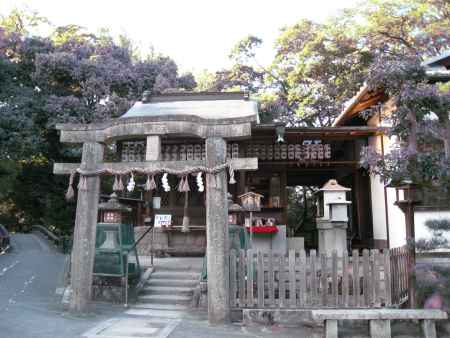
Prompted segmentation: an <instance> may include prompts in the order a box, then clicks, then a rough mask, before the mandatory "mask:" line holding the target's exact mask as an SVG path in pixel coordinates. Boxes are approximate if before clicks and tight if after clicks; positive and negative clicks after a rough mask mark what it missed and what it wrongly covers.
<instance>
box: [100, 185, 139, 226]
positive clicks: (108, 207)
mask: <svg viewBox="0 0 450 338" xmlns="http://www.w3.org/2000/svg"><path fill="white" fill-rule="evenodd" d="M98 211H99V212H100V222H101V223H110V224H120V223H122V219H123V217H122V216H123V214H124V213H129V212H131V209H130V208H128V207H126V206H124V205H123V204H121V203H120V202H119V200H118V198H117V194H116V193H115V192H113V193H112V194H111V195H110V198H109V200H108V201H107V202H103V203H100V204H99V205H98Z"/></svg>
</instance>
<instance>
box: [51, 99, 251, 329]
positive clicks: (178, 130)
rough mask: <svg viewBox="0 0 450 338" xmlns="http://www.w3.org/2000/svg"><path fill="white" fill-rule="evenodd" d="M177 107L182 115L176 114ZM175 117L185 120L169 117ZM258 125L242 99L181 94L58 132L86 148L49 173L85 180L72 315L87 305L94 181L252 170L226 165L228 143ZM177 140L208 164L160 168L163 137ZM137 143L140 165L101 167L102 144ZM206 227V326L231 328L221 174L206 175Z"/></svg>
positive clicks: (246, 164)
mask: <svg viewBox="0 0 450 338" xmlns="http://www.w3.org/2000/svg"><path fill="white" fill-rule="evenodd" d="M180 105H181V106H182V107H183V108H184V109H182V110H179V108H180ZM174 107H175V108H174ZM174 109H175V110H176V111H177V112H178V111H182V112H183V113H182V114H179V113H176V114H174V113H173V110H174ZM177 109H178V110H177ZM236 110H237V111H236ZM233 115H234V116H233ZM210 116H214V117H215V118H210ZM229 116H232V117H231V118H230V117H229ZM205 117H206V118H205ZM217 117H219V118H217ZM256 120H257V109H256V104H255V103H254V102H252V101H249V100H248V99H246V98H245V97H243V95H242V93H227V94H225V93H224V94H217V93H216V94H182V95H181V94H180V95H171V96H170V97H168V96H160V97H154V98H152V99H151V100H150V99H149V100H148V101H144V102H138V103H137V104H136V105H135V106H134V107H133V108H131V110H130V111H129V112H128V113H127V114H125V115H124V116H122V117H121V118H118V119H113V120H110V121H107V122H103V123H93V124H84V125H81V124H60V125H57V126H56V128H57V129H58V130H59V131H60V141H61V142H65V143H75V144H80V143H81V144H82V145H83V153H82V161H81V164H76V163H55V164H54V170H53V171H54V174H65V175H67V174H72V173H74V172H76V171H78V172H79V173H80V174H81V175H82V178H83V179H84V184H83V185H84V188H83V189H79V191H78V197H77V208H76V219H75V229H74V241H73V250H72V261H71V263H72V264H71V287H72V292H73V293H72V299H71V303H70V309H71V310H72V311H76V312H84V311H86V310H87V308H88V304H89V301H90V300H91V289H92V288H91V285H92V272H93V265H94V254H95V234H96V224H97V209H98V201H99V194H100V176H99V174H96V173H99V172H105V171H109V172H123V171H127V170H133V169H134V170H136V169H139V170H142V171H149V172H158V171H162V172H164V171H166V170H169V171H173V172H177V171H188V170H190V169H192V168H198V167H206V168H209V169H210V168H214V167H218V166H221V165H224V164H226V163H227V164H228V165H231V166H232V168H233V169H234V170H256V169H257V168H258V160H257V158H233V159H228V162H227V159H226V155H227V146H226V145H227V140H236V139H243V138H248V137H250V136H251V124H252V123H254V122H256ZM180 135H186V136H191V137H192V136H195V137H199V138H202V139H204V140H205V148H206V158H205V160H187V161H161V160H160V158H161V157H160V156H161V136H164V137H170V136H180ZM136 137H146V140H147V142H146V156H145V161H144V162H111V163H106V162H103V157H104V146H105V145H106V144H110V143H112V142H115V141H117V140H125V139H133V138H136ZM206 227H207V230H206V231H207V233H206V236H207V237H206V238H207V250H206V253H207V256H208V260H207V261H208V265H207V271H208V318H209V322H210V323H211V324H220V323H226V322H229V321H230V301H229V299H230V297H229V253H228V249H229V243H228V202H227V175H226V171H225V170H222V171H220V172H218V173H215V174H214V173H206Z"/></svg>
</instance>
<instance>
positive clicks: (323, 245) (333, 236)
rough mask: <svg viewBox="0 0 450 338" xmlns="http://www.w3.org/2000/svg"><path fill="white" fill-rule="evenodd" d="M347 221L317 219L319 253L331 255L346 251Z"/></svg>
mask: <svg viewBox="0 0 450 338" xmlns="http://www.w3.org/2000/svg"><path fill="white" fill-rule="evenodd" d="M347 227H348V226H347V222H331V221H322V220H317V230H318V233H319V234H318V235H319V253H320V254H323V253H324V254H327V255H331V254H332V253H333V251H335V250H336V251H337V252H338V254H340V253H342V252H344V251H347Z"/></svg>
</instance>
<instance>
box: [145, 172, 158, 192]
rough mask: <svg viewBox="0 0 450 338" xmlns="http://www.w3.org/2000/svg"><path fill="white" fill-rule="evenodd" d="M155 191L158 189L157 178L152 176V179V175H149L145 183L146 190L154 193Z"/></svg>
mask: <svg viewBox="0 0 450 338" xmlns="http://www.w3.org/2000/svg"><path fill="white" fill-rule="evenodd" d="M155 189H156V182H155V176H154V175H152V176H151V178H150V175H147V182H145V190H146V191H152V190H155Z"/></svg>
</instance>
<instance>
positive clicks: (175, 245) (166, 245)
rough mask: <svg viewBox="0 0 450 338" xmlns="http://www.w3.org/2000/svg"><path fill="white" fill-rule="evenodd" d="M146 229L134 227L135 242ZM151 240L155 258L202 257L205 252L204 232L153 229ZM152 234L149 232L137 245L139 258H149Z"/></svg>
mask: <svg viewBox="0 0 450 338" xmlns="http://www.w3.org/2000/svg"><path fill="white" fill-rule="evenodd" d="M147 229H148V227H146V226H141V227H135V228H134V234H135V238H136V240H137V239H139V238H140V237H141V235H142V234H143V233H144V232H145V231H146V230H147ZM154 231H155V234H154V239H153V246H154V253H155V255H156V256H164V255H167V254H169V255H172V256H204V254H205V251H206V233H205V231H194V230H193V231H190V232H187V233H183V232H181V231H178V230H171V231H167V230H162V229H161V228H155V230H154ZM151 239H152V233H151V232H149V233H148V234H147V235H146V236H145V237H144V239H143V240H142V241H141V242H140V243H139V244H138V246H137V250H138V254H139V255H140V256H149V255H150V253H151Z"/></svg>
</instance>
